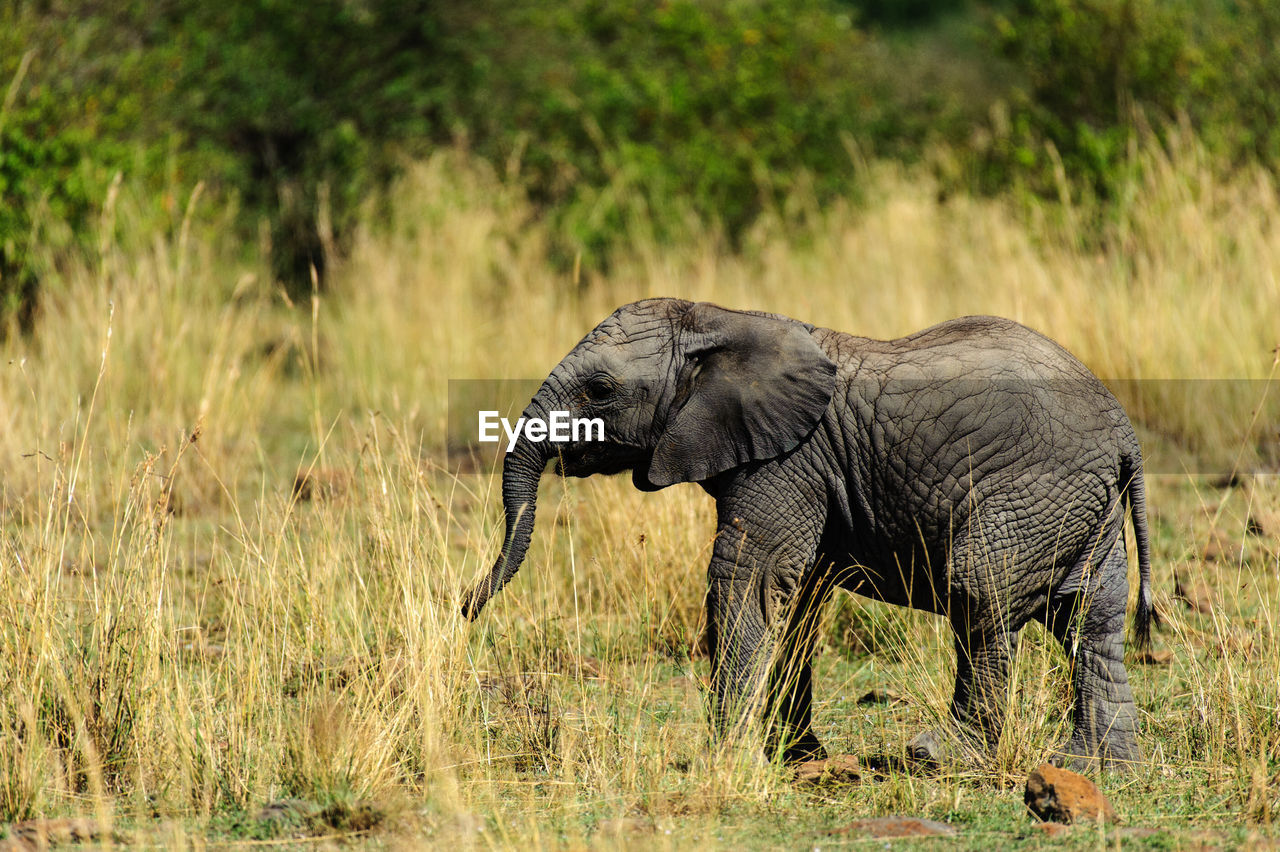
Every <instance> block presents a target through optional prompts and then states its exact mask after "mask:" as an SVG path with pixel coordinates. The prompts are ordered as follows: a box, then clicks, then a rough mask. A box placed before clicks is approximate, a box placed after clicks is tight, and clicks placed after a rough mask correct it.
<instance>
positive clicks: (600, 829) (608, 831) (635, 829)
mask: <svg viewBox="0 0 1280 852" xmlns="http://www.w3.org/2000/svg"><path fill="white" fill-rule="evenodd" d="M653 831H654V825H653V820H652V819H650V818H649V817H615V818H613V819H606V820H601V821H600V823H599V824H598V825H596V833H597V834H604V835H610V836H615V837H616V836H617V835H620V834H652V833H653Z"/></svg>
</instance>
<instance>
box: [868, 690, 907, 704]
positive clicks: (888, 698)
mask: <svg viewBox="0 0 1280 852" xmlns="http://www.w3.org/2000/svg"><path fill="white" fill-rule="evenodd" d="M906 703H907V699H906V698H904V697H903V696H901V695H899V694H898V693H896V692H894V691H892V690H889V689H873V690H870V691H869V692H866V693H864V694H863V696H862V697H861V698H859V699H858V704H860V705H864V706H865V705H867V704H906Z"/></svg>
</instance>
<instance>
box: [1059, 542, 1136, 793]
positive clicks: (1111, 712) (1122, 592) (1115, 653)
mask: <svg viewBox="0 0 1280 852" xmlns="http://www.w3.org/2000/svg"><path fill="white" fill-rule="evenodd" d="M1127 570H1128V565H1127V559H1126V556H1125V548H1124V538H1123V537H1120V536H1117V538H1116V540H1115V543H1114V544H1113V545H1112V547H1111V549H1110V551H1109V552H1108V553H1107V556H1106V557H1105V558H1104V559H1103V561H1102V563H1101V564H1100V565H1098V566H1096V567H1095V569H1094V570H1092V571H1090V570H1089V569H1088V568H1087V567H1086V570H1085V571H1084V574H1083V576H1084V577H1090V579H1091V582H1090V583H1089V584H1088V585H1087V586H1086V587H1085V588H1084V589H1083V590H1082V589H1079V588H1077V589H1075V590H1072V591H1070V592H1068V593H1066V594H1062V595H1056V596H1055V598H1054V601H1053V606H1052V608H1051V610H1050V613H1049V619H1048V626H1049V629H1050V630H1051V631H1052V632H1053V634H1054V636H1056V637H1057V638H1058V640H1059V641H1060V642H1061V643H1062V645H1063V648H1064V649H1065V650H1066V652H1067V655H1068V656H1069V657H1070V658H1071V660H1072V681H1073V686H1074V689H1075V713H1074V720H1073V722H1074V728H1073V730H1072V733H1071V738H1070V739H1069V740H1068V741H1067V743H1066V745H1064V746H1063V747H1062V749H1061V750H1060V752H1059V754H1058V755H1057V756H1056V757H1055V762H1057V763H1059V764H1061V765H1069V766H1073V767H1075V768H1084V769H1091V768H1094V767H1097V766H1098V765H1099V763H1101V764H1102V765H1104V766H1107V767H1109V768H1113V769H1124V768H1126V767H1129V766H1132V764H1135V763H1137V762H1139V761H1140V760H1141V753H1140V750H1139V748H1138V739H1137V726H1138V711H1137V708H1136V707H1135V706H1134V703H1133V693H1132V692H1131V690H1130V689H1129V677H1128V673H1127V672H1126V671H1125V667H1124V613H1125V601H1126V599H1127V597H1128V591H1129V587H1128V582H1127V579H1128V578H1127V576H1126V574H1127ZM1073 574H1074V572H1073Z"/></svg>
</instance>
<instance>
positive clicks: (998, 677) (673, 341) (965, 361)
mask: <svg viewBox="0 0 1280 852" xmlns="http://www.w3.org/2000/svg"><path fill="white" fill-rule="evenodd" d="M551 411H569V412H571V413H573V414H574V415H576V416H581V417H591V418H600V419H601V420H603V422H604V425H605V429H604V431H605V434H604V440H594V441H586V440H580V441H577V442H572V441H564V442H559V443H553V442H550V441H541V442H539V441H535V440H531V439H529V438H528V437H527V436H522V437H521V438H520V439H519V440H517V441H515V442H514V443H513V445H512V446H511V448H510V449H509V451H508V452H507V454H506V456H505V457H504V464H503V471H502V501H503V507H504V513H505V535H504V540H503V545H502V552H501V554H500V556H499V557H498V558H497V560H496V561H495V562H494V564H493V568H492V570H491V571H490V572H489V573H488V575H487V576H485V577H483V578H482V579H481V580H480V581H479V582H478V583H477V584H476V585H475V586H474V587H473V588H472V589H471V590H470V591H469V592H467V593H466V594H465V595H464V596H463V599H462V611H463V614H464V615H465V616H466V617H467V618H468V619H471V620H474V619H475V618H476V617H477V616H478V614H479V613H480V611H481V609H482V608H483V607H484V605H485V603H486V602H487V601H488V600H489V599H490V597H491V596H493V595H494V594H495V593H496V592H498V591H499V590H500V589H501V588H502V587H503V586H505V585H506V584H507V582H508V581H510V580H511V578H512V577H513V575H514V574H515V573H516V571H517V569H518V568H519V567H520V564H521V562H522V560H523V559H524V557H525V553H526V551H527V548H528V546H529V537H530V534H531V532H532V530H533V526H534V518H535V509H536V501H537V489H538V481H539V478H540V477H541V475H542V474H543V472H544V471H545V469H546V468H547V465H548V463H549V462H550V461H552V460H553V459H558V465H557V472H558V473H560V474H562V475H567V476H579V477H585V476H590V475H593V474H616V473H623V472H626V471H630V472H631V477H632V482H633V483H634V484H635V486H636V487H638V488H640V489H641V490H643V491H653V490H657V489H661V488H666V487H668V486H670V485H673V484H675V483H681V482H692V483H698V484H699V485H700V486H701V487H702V488H703V489H704V490H705V491H706V492H707V493H708V494H710V495H711V496H712V497H713V498H714V499H715V502H716V515H717V535H716V538H715V541H714V545H713V553H712V557H711V561H710V565H709V567H708V569H707V582H708V586H707V595H706V611H707V633H708V639H709V647H710V652H711V677H710V713H711V721H712V723H713V725H714V729H715V731H717V732H718V733H719V734H720V735H727V734H732V733H733V732H734V731H735V730H737V728H736V726H737V725H739V724H741V723H744V720H747V719H755V718H757V717H758V716H760V715H763V718H764V721H765V727H766V737H765V743H766V748H767V750H768V754H769V755H770V756H772V757H775V758H781V759H782V760H784V761H787V762H793V761H800V760H807V759H814V758H822V757H824V756H825V754H826V752H825V750H824V749H823V746H822V745H821V743H820V742H819V741H818V739H817V737H816V735H815V734H814V732H813V730H812V724H811V716H812V712H811V705H812V678H811V660H812V656H813V653H814V647H815V639H816V634H817V620H818V613H819V612H820V610H821V608H822V605H823V603H824V602H825V601H826V600H827V599H828V598H829V596H830V595H831V593H832V592H833V590H834V589H835V588H837V587H839V588H843V589H845V590H847V591H850V592H856V593H859V594H862V595H866V596H869V597H872V598H875V599H878V600H881V601H886V602H890V603H894V604H899V605H903V606H909V607H913V608H916V609H920V610H925V611H929V612H933V613H937V614H939V615H941V616H943V617H945V618H946V619H947V620H948V621H949V623H950V626H951V628H952V630H953V632H954V640H955V651H956V657H957V662H956V674H955V692H954V696H953V698H952V700H951V704H950V713H949V717H948V718H946V720H945V721H944V723H943V725H942V726H941V728H940V729H939V730H933V731H926V732H923V733H922V734H921V735H920V736H917V737H916V738H915V739H914V740H912V741H911V743H909V744H907V750H906V753H907V756H908V757H909V758H910V757H915V758H918V759H919V760H921V761H929V762H934V761H937V760H939V759H940V758H941V756H942V754H943V753H944V749H943V744H944V743H945V744H946V749H945V752H946V753H950V752H951V751H952V749H953V748H956V747H958V748H960V749H961V750H962V752H961V753H963V754H978V755H980V754H983V753H985V754H990V753H992V752H993V751H994V749H995V747H996V745H997V743H998V741H999V737H1000V735H1001V730H1002V727H1003V722H1004V713H1005V705H1006V704H1007V700H1008V688H1009V676H1010V667H1011V663H1012V660H1013V658H1014V653H1015V651H1016V646H1017V642H1018V636H1019V631H1020V630H1021V629H1022V627H1023V626H1024V625H1026V624H1027V623H1028V622H1029V621H1030V620H1032V619H1037V620H1039V621H1040V622H1042V623H1043V624H1044V625H1045V626H1046V627H1047V628H1048V630H1049V631H1050V632H1051V633H1052V635H1053V636H1054V637H1056V639H1057V640H1058V641H1059V642H1061V644H1062V645H1063V647H1064V649H1065V650H1066V651H1067V653H1068V655H1069V657H1070V660H1071V663H1072V681H1073V683H1072V687H1073V691H1074V707H1073V715H1072V732H1071V734H1070V738H1069V740H1068V741H1067V742H1066V743H1065V744H1063V745H1062V746H1061V747H1060V748H1059V749H1058V750H1057V751H1056V752H1054V755H1053V760H1054V762H1057V763H1059V764H1064V763H1065V764H1067V765H1072V766H1083V767H1084V768H1087V769H1100V768H1101V769H1121V770H1123V769H1125V768H1128V767H1131V766H1132V765H1134V764H1136V763H1138V762H1139V761H1140V760H1141V755H1140V750H1139V746H1138V742H1137V731H1136V728H1137V710H1136V708H1135V706H1134V702H1133V697H1132V693H1131V691H1130V687H1129V682H1128V676H1127V673H1126V671H1125V666H1124V620H1125V611H1126V603H1127V599H1128V596H1129V581H1128V562H1129V560H1128V556H1127V549H1126V544H1125V534H1124V527H1125V521H1126V515H1125V506H1126V504H1127V507H1128V510H1129V514H1130V515H1131V517H1132V525H1133V530H1134V537H1135V538H1136V549H1137V562H1138V568H1139V590H1138V600H1137V604H1136V608H1135V615H1134V622H1133V632H1134V638H1135V641H1136V642H1137V643H1138V644H1139V645H1140V646H1146V645H1147V644H1148V643H1149V642H1150V631H1151V624H1152V618H1153V609H1152V601H1151V568H1150V558H1149V546H1148V530H1147V521H1146V489H1145V485H1144V480H1143V473H1142V454H1141V450H1140V448H1139V444H1138V439H1137V437H1136V435H1135V432H1134V429H1133V426H1132V425H1131V423H1130V421H1129V419H1128V417H1127V416H1126V414H1125V412H1124V410H1123V409H1122V407H1121V405H1120V403H1119V402H1118V401H1117V400H1116V399H1115V397H1114V396H1112V394H1111V393H1110V392H1109V391H1108V390H1107V388H1106V387H1105V386H1104V385H1103V384H1102V382H1101V381H1100V380H1099V379H1098V378H1097V377H1096V376H1094V375H1093V373H1091V372H1090V371H1089V370H1088V368H1086V367H1085V366H1084V365H1083V364H1082V363H1081V362H1080V361H1078V360H1077V359H1076V358H1075V357H1073V356H1072V355H1071V354H1070V353H1068V352H1067V351H1066V350H1065V349H1064V348H1062V347H1061V346H1059V345H1058V344H1057V343H1055V342H1053V341H1052V340H1050V339H1049V338H1047V337H1045V336H1043V335H1041V334H1039V333H1038V332H1036V331H1033V330H1031V329H1029V328H1027V327H1025V326H1023V325H1020V324H1018V323H1016V322H1013V321H1011V320H1007V319H1001V318H998V317H992V316H972V317H965V318H961V319H954V320H950V321H947V322H943V323H940V324H938V325H935V326H932V327H930V328H927V329H925V330H923V331H920V332H917V333H915V334H911V335H909V336H906V337H901V338H898V339H895V340H877V339H871V338H865V337H855V336H852V335H849V334H845V333H842V332H838V331H833V330H831V329H827V328H821V327H817V326H814V325H811V324H809V323H805V322H801V321H797V320H794V319H790V318H788V317H785V316H781V315H778V314H770V313H762V312H755V311H736V310H729V309H726V308H722V307H718V306H716V305H713V304H710V303H706V302H700V303H693V302H689V301H685V300H681V299H671V298H659V299H646V300H643V301H639V302H635V303H632V304H629V305H625V306H623V307H620V308H618V309H617V310H616V311H615V312H614V313H613V314H612V315H610V316H609V317H608V318H607V319H605V320H604V321H603V322H601V323H600V324H599V325H598V326H596V327H595V328H594V329H592V330H591V332H590V333H588V334H587V335H586V337H584V338H583V339H582V340H581V341H580V342H579V343H578V344H577V345H576V346H575V347H574V348H573V350H572V351H571V352H569V354H568V355H566V356H565V358H564V360H562V361H561V362H560V363H559V364H558V365H557V366H556V367H555V368H554V369H553V370H552V371H551V373H550V374H549V375H548V376H547V378H546V380H545V381H544V382H543V383H542V385H541V386H540V387H539V389H538V391H537V392H536V393H535V394H534V396H533V398H532V400H531V401H530V402H529V405H528V407H527V408H526V409H525V412H524V415H525V417H526V418H545V417H546V416H547V414H548V412H551ZM753 724H754V723H753Z"/></svg>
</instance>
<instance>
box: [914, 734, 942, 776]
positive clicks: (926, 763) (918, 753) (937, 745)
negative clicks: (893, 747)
mask: <svg viewBox="0 0 1280 852" xmlns="http://www.w3.org/2000/svg"><path fill="white" fill-rule="evenodd" d="M946 757H947V754H946V749H945V748H944V746H943V739H942V733H941V732H939V731H938V730H936V729H933V728H931V729H929V730H927V731H921V732H920V733H918V734H916V735H915V736H914V737H912V738H911V740H910V741H909V742H908V743H907V766H908V768H910V769H915V770H918V771H923V772H937V771H938V770H940V769H941V768H942V764H943V762H944V761H945V760H946Z"/></svg>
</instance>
